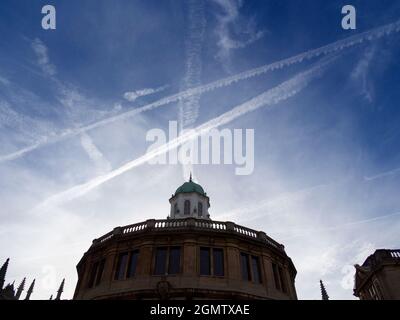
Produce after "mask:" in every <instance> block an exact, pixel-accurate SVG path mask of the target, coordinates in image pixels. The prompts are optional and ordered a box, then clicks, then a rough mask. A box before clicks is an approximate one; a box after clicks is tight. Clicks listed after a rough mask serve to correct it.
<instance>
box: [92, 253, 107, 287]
mask: <svg viewBox="0 0 400 320" xmlns="http://www.w3.org/2000/svg"><path fill="white" fill-rule="evenodd" d="M105 262H106V260H105V259H103V260H101V261H100V263H99V267H98V269H97V274H96V281H95V285H96V286H97V285H98V284H99V283H100V281H101V277H102V276H103V271H104V264H105Z"/></svg>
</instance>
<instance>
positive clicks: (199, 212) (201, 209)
mask: <svg viewBox="0 0 400 320" xmlns="http://www.w3.org/2000/svg"><path fill="white" fill-rule="evenodd" d="M197 211H198V214H199V217H201V216H202V215H203V204H202V203H201V202H199V203H198V204H197Z"/></svg>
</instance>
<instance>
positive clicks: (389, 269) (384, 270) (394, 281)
mask: <svg viewBox="0 0 400 320" xmlns="http://www.w3.org/2000/svg"><path fill="white" fill-rule="evenodd" d="M355 268H356V275H355V286H354V295H355V296H356V297H359V298H360V299H361V300H400V249H397V250H385V249H379V250H376V251H375V252H374V254H372V255H370V256H369V257H368V258H367V259H366V260H365V262H364V263H363V264H362V265H361V266H360V265H355Z"/></svg>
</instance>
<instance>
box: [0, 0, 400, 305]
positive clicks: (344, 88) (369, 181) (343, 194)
mask: <svg viewBox="0 0 400 320" xmlns="http://www.w3.org/2000/svg"><path fill="white" fill-rule="evenodd" d="M45 4H52V5H54V6H55V7H56V10H57V29H56V30H54V31H46V30H43V29H42V28H41V18H42V15H41V8H42V6H43V5H45ZM345 4H348V3H347V2H345V1H329V4H328V3H327V1H301V2H299V1H282V0H280V1H272V0H271V1H236V0H208V1H185V2H184V1H172V0H171V1H122V0H119V1H113V2H111V1H89V0H85V1H51V2H50V1H29V2H26V1H8V0H3V1H2V2H1V4H0V32H1V35H2V36H1V38H0V47H1V50H0V178H1V179H0V202H1V204H2V209H1V210H0V218H1V222H2V223H1V225H0V261H3V260H5V259H6V258H7V257H9V256H10V257H11V264H10V268H9V274H8V276H9V278H8V279H9V281H12V280H14V279H15V280H16V281H17V282H18V281H20V280H21V279H22V278H23V277H24V276H27V277H28V281H29V280H30V279H31V278H33V277H36V278H37V279H38V280H37V289H36V291H35V292H34V294H33V298H48V297H49V296H50V294H52V293H54V291H55V290H56V287H57V285H58V284H59V282H60V281H61V279H62V278H64V277H65V278H66V279H67V282H66V292H65V297H71V296H72V294H73V290H74V286H75V283H76V274H75V265H76V263H77V262H78V261H79V259H80V257H81V256H82V254H83V253H84V252H85V251H86V250H87V248H88V247H89V246H90V244H91V240H92V239H93V238H96V237H98V236H100V235H102V234H103V233H106V232H108V231H109V230H111V229H112V228H113V227H115V226H117V225H125V224H131V223H134V222H139V221H141V220H145V219H148V218H165V217H166V216H167V214H168V212H169V203H168V198H169V196H170V195H171V193H173V192H174V190H175V189H176V188H177V187H178V186H179V185H180V184H181V183H182V182H183V181H184V178H183V177H184V176H187V168H183V169H184V170H182V167H181V166H180V165H148V164H143V165H137V166H135V167H132V169H131V170H127V171H125V172H124V173H123V174H115V170H117V169H118V168H120V167H121V166H123V165H124V164H126V163H130V162H132V161H135V159H138V158H140V157H141V156H143V155H144V154H145V153H146V151H147V149H148V147H149V142H147V141H146V140H145V137H146V133H147V132H148V130H150V129H153V128H162V129H164V130H166V129H167V128H168V121H169V120H179V121H181V124H182V125H183V126H184V127H185V128H195V127H197V126H199V125H202V124H203V123H205V122H207V121H210V120H212V119H214V118H215V117H217V116H219V115H221V114H223V113H225V112H227V111H229V110H231V109H232V108H234V107H236V106H237V105H239V104H242V103H246V102H247V101H249V100H250V99H252V98H254V97H255V96H257V95H260V94H262V93H263V92H265V91H268V90H269V89H272V88H274V87H275V86H277V85H279V84H281V83H282V82H284V81H287V80H290V79H293V77H295V76H296V75H297V74H298V73H301V72H307V70H310V68H312V67H313V66H318V65H319V64H321V63H323V59H324V58H326V57H328V58H329V57H331V56H332V54H334V55H335V60H334V61H333V62H330V63H329V65H328V66H327V67H326V68H324V71H323V73H322V75H320V76H318V77H314V76H313V75H312V76H311V80H310V83H309V84H308V85H307V86H306V87H304V88H301V90H299V92H296V94H295V95H294V96H290V97H286V96H285V97H284V98H283V99H282V101H280V102H279V103H276V104H273V105H272V106H271V107H260V108H258V109H257V110H254V111H252V112H248V113H246V114H245V115H243V116H239V117H237V118H235V119H233V120H232V121H230V122H228V123H227V124H224V125H223V126H222V127H221V128H230V129H240V128H241V129H246V128H249V129H254V130H255V167H254V172H253V173H252V174H251V175H247V176H237V175H235V171H234V166H232V165H194V167H193V168H192V170H193V172H194V175H195V177H196V179H197V180H198V182H199V183H201V184H202V185H203V187H204V188H205V190H206V191H207V193H208V194H209V196H210V198H211V209H210V213H211V217H212V218H214V219H217V220H233V221H235V222H237V223H239V224H242V225H246V226H248V227H251V228H255V229H261V230H264V231H265V232H266V233H267V234H268V235H270V236H271V237H273V238H274V239H276V240H277V241H279V242H281V243H283V244H284V245H285V247H286V250H287V253H288V254H289V255H290V256H291V257H292V259H293V261H294V263H295V265H296V267H297V269H298V276H297V280H296V288H297V291H298V296H299V298H301V299H319V298H320V294H319V279H323V280H324V281H325V283H326V287H327V290H328V293H329V295H330V296H331V298H333V299H334V298H337V299H353V298H354V297H352V276H353V274H354V269H353V268H352V265H353V264H355V263H362V262H363V261H364V259H365V258H366V257H367V256H368V255H369V254H371V253H372V252H373V251H374V250H375V249H377V248H395V247H396V248H397V247H398V246H399V235H398V230H399V227H400V213H399V212H400V200H399V199H398V192H397V190H398V188H399V183H400V180H399V178H400V144H399V141H400V139H399V135H400V127H399V126H398V123H399V121H400V111H399V109H398V108H397V101H399V100H400V90H399V83H400V82H399V74H400V73H399V71H400V70H399V69H400V65H399V60H398V58H397V57H398V56H399V51H400V46H399V34H398V32H397V31H393V30H392V29H391V32H388V34H387V35H385V36H379V37H378V36H377V34H378V33H377V31H376V29H374V28H377V27H381V26H388V25H389V24H391V23H395V22H397V21H398V19H400V4H399V3H398V2H397V1H368V2H366V1H352V2H351V4H352V5H354V6H355V7H356V10H357V29H356V30H343V29H342V28H341V19H342V15H341V8H342V6H343V5H345ZM362 32H369V35H372V39H367V38H366V37H363V36H359V38H357V39H360V38H362V39H363V40H364V41H363V42H362V43H353V42H351V41H350V40H344V41H346V44H347V45H348V46H345V47H344V48H343V47H342V48H340V47H338V48H337V50H336V51H335V52H333V51H332V50H330V51H329V50H328V52H326V53H327V54H324V53H323V50H322V51H321V52H320V53H321V54H320V55H318V56H316V55H314V54H311V53H310V50H313V49H317V48H319V47H321V46H325V45H330V44H332V47H330V48H334V47H335V45H334V44H335V43H336V42H337V41H339V40H341V39H348V37H350V36H354V35H359V34H361V33H362ZM302 53H304V57H306V59H302V60H301V61H300V59H297V60H296V63H294V64H289V63H287V60H285V59H288V58H291V57H293V56H295V55H298V54H302ZM279 60H284V61H283V62H282V65H281V66H280V67H279V68H278V69H277V70H274V71H268V72H267V71H266V72H261V73H260V74H259V75H256V76H251V77H246V78H243V77H242V78H241V77H240V76H239V80H238V81H236V82H233V83H229V84H224V85H223V86H221V87H213V88H212V90H208V91H206V92H202V93H200V94H196V95H192V96H191V97H189V98H187V99H183V100H181V101H180V102H179V101H177V100H176V99H175V100H171V102H170V103H165V104H163V105H161V106H159V107H155V108H153V109H151V110H148V111H143V112H137V114H136V115H135V116H120V115H125V114H126V113H127V112H128V113H129V112H130V111H132V110H136V109H137V110H142V109H141V108H143V107H144V106H146V105H148V104H149V103H152V102H155V101H158V100H159V99H162V98H165V97H167V96H171V95H174V94H177V93H179V92H182V91H184V90H186V89H190V88H192V87H198V86H201V85H205V84H208V83H210V82H213V81H220V80H221V79H222V80H223V79H226V78H227V77H229V76H234V75H237V74H239V73H241V72H245V71H248V70H251V69H253V68H257V67H260V66H264V65H269V64H271V63H274V62H276V61H279ZM285 61H286V62H285ZM321 61H322V62H321ZM297 85H301V83H297ZM284 90H286V89H285V88H284ZM283 93H284V94H288V93H289V92H285V91H283V92H282V94H283ZM115 117H117V118H115ZM105 119H115V121H108V122H107V123H105V124H104V123H103V122H102V121H104V120H105ZM92 124H95V125H94V126H93V127H92V128H91V129H90V130H86V129H82V128H87V126H88V125H92ZM105 174H109V175H110V177H111V178H109V179H106V180H105V181H102V182H99V177H101V176H102V175H105ZM86 183H88V185H90V188H89V189H90V190H89V191H88V192H82V190H81V189H79V188H78V189H76V188H75V189H72V188H74V187H77V186H79V185H82V184H86ZM71 190H73V192H70V191H71ZM71 194H72V195H73V196H70V195H71ZM54 198H56V199H57V201H56V202H55V203H54V202H51V201H50V202H49V199H54ZM49 203H50V205H49ZM43 204H46V206H43ZM11 239H12V240H11ZM0 263H1V262H0Z"/></svg>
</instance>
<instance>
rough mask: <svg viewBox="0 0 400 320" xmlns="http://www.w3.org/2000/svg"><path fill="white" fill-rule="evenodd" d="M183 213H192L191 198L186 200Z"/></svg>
mask: <svg viewBox="0 0 400 320" xmlns="http://www.w3.org/2000/svg"><path fill="white" fill-rule="evenodd" d="M183 213H184V214H190V201H189V200H185V204H184V211H183Z"/></svg>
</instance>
